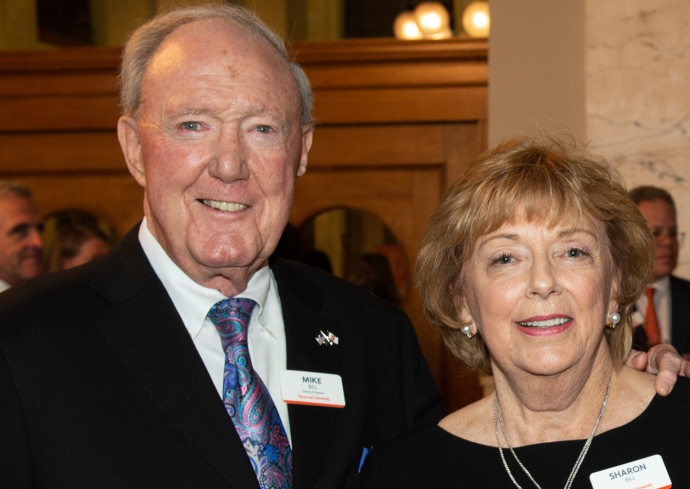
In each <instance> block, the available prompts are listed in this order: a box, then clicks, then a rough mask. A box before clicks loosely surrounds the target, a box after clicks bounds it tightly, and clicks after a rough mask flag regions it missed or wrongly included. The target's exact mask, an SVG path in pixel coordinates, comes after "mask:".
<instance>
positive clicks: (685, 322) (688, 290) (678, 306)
mask: <svg viewBox="0 0 690 489" xmlns="http://www.w3.org/2000/svg"><path fill="white" fill-rule="evenodd" d="M688 297H690V284H688V283H687V282H686V281H684V280H680V279H679V278H677V277H674V276H673V275H671V342H672V343H673V345H674V346H675V347H676V349H677V350H678V351H679V352H680V353H688V351H687V349H688V348H690V339H688V336H690V305H689V304H688V302H687V299H688Z"/></svg>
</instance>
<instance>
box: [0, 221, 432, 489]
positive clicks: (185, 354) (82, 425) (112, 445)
mask: <svg viewBox="0 0 690 489" xmlns="http://www.w3.org/2000/svg"><path fill="white" fill-rule="evenodd" d="M136 233H137V229H134V230H132V231H130V233H129V234H128V235H127V236H126V237H125V238H124V239H123V241H122V242H121V243H120V244H119V245H118V246H117V247H116V249H115V250H114V251H113V252H111V253H110V254H109V255H108V256H106V257H105V258H104V259H103V260H101V261H99V262H96V263H92V264H89V265H86V266H85V267H81V268H79V269H75V270H70V271H67V272H64V273H57V274H52V275H47V276H44V277H41V278H39V279H36V280H34V281H31V282H29V283H27V284H25V285H20V286H16V287H13V288H12V289H10V290H9V291H8V292H6V293H3V294H1V295H0V486H1V487H7V488H28V487H35V488H70V489H79V488H98V489H109V488H112V489H138V488H142V489H143V488H147V489H151V488H166V489H170V488H185V489H191V488H200V489H202V488H203V489H213V488H230V487H232V488H236V489H240V488H242V489H250V488H251V489H256V488H257V487H258V485H257V483H256V478H255V476H254V474H253V472H252V469H251V466H250V464H249V462H248V459H247V456H246V454H245V452H244V449H243V448H242V446H241V444H240V441H239V438H238V437H237V434H236V432H235V429H234V426H233V424H232V421H231V420H230V418H229V416H228V415H227V413H226V411H225V409H224V407H223V404H222V402H221V399H220V398H219V396H218V393H217V391H216V390H215V388H214V386H213V384H212V382H211V380H210V377H209V375H208V373H207V371H206V369H205V367H204V364H203V362H202V361H201V358H200V357H199V355H198V353H197V351H196V348H195V347H194V344H193V343H192V340H191V338H190V337H189V334H188V333H187V330H186V328H185V327H184V325H183V324H182V321H181V319H180V317H179V316H178V314H177V312H176V310H175V308H174V306H173V304H172V302H171V300H170V298H169V297H168V295H167V294H166V292H165V289H164V288H163V286H162V284H161V282H160V280H159V279H158V277H157V276H156V275H155V274H154V272H153V270H152V268H151V266H150V265H149V263H148V261H147V259H146V257H145V255H144V253H143V251H142V249H141V247H140V245H139V242H138V239H137V234H136ZM274 274H275V277H276V280H277V282H278V288H279V292H280V296H281V302H282V305H283V313H284V317H285V328H286V333H287V354H288V368H290V369H296V370H311V371H317V372H329V373H336V374H340V375H341V376H342V379H343V384H344V390H345V401H346V403H347V405H346V407H345V408H343V409H337V408H326V407H312V406H297V405H291V406H290V407H289V412H290V425H291V429H292V437H293V460H294V487H295V488H296V489H300V488H312V487H316V488H335V487H339V486H341V485H342V484H343V483H344V481H345V479H346V474H348V473H349V472H351V471H352V470H353V468H354V469H356V465H357V462H358V459H359V456H360V454H361V451H362V447H364V446H370V445H373V444H374V443H378V442H380V441H382V440H386V439H389V438H392V437H395V436H397V435H398V434H400V433H402V432H404V431H406V430H409V429H411V428H413V427H415V426H418V425H423V424H430V423H434V422H436V421H437V420H438V419H439V418H440V416H442V414H443V409H442V404H441V402H440V398H439V395H438V392H437V390H436V387H435V385H434V383H433V380H432V378H431V376H430V374H429V370H428V368H427V365H426V363H425V361H424V359H423V358H422V356H421V353H420V350H419V347H418V344H417V339H416V337H415V335H414V332H413V329H412V327H411V325H410V323H409V321H408V319H407V318H406V316H405V315H404V314H403V313H402V312H401V311H400V310H399V309H396V308H393V307H391V306H388V305H387V304H385V303H384V302H382V301H379V300H377V299H374V298H373V297H371V296H370V295H369V294H368V293H366V292H363V291H361V290H360V289H358V288H356V287H355V286H351V285H350V284H348V283H346V282H344V281H341V280H338V279H336V278H334V277H332V276H330V275H328V274H326V273H323V272H320V271H318V270H314V269H311V268H309V267H306V266H300V265H298V264H291V263H288V262H280V261H279V262H277V263H276V264H275V265H274ZM320 330H323V331H324V332H325V331H327V330H328V331H331V332H332V333H334V334H336V335H337V336H338V337H339V339H340V343H339V345H337V346H319V345H318V343H317V342H316V340H315V337H316V336H317V335H318V332H319V331H320Z"/></svg>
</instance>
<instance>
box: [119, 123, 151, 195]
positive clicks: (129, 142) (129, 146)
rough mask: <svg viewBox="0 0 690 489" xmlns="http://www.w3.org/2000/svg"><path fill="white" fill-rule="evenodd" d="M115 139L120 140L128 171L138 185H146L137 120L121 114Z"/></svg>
mask: <svg viewBox="0 0 690 489" xmlns="http://www.w3.org/2000/svg"><path fill="white" fill-rule="evenodd" d="M117 139H118V140H119V141H120V147H121V148H122V154H123V155H124V156H125V161H126V162H127V168H128V169H129V173H131V174H132V176H133V177H134V179H135V180H136V181H137V183H138V184H139V185H141V186H142V187H146V173H145V172H144V163H143V162H142V158H141V141H140V139H139V124H138V123H137V121H136V120H134V119H133V118H132V117H129V116H126V115H123V116H121V117H120V119H118V121H117Z"/></svg>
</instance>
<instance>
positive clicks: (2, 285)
mask: <svg viewBox="0 0 690 489" xmlns="http://www.w3.org/2000/svg"><path fill="white" fill-rule="evenodd" d="M10 287H12V286H11V285H10V284H8V283H7V282H5V281H4V280H0V292H4V291H6V290H7V289H9V288H10Z"/></svg>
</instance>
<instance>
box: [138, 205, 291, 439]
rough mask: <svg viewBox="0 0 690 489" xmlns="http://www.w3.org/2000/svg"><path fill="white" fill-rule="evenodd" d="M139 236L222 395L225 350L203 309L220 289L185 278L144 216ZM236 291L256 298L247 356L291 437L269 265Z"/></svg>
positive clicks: (281, 329)
mask: <svg viewBox="0 0 690 489" xmlns="http://www.w3.org/2000/svg"><path fill="white" fill-rule="evenodd" d="M139 242H140V243H141V246H142V248H143V249H144V253H145V254H146V257H147V258H148V260H149V262H150V263H151V266H152V267H153V270H154V271H155V272H156V275H158V278H159V279H160V280H161V282H163V286H164V287H165V290H166V291H167V292H168V295H169V296H170V298H171V299H172V302H173V304H174V305H175V308H176V309H177V312H178V314H179V315H180V317H181V318H182V322H183V323H184V325H185V327H186V328H187V330H188V331H189V335H190V336H191V337H192V340H193V341H194V346H196V349H197V350H198V351H199V355H200V356H201V359H202V360H203V362H204V365H206V369H207V370H208V373H209V375H210V376H211V380H213V384H214V385H215V387H216V390H217V391H218V395H220V396H221V398H222V396H223V373H224V368H225V352H224V351H223V347H222V344H221V340H220V336H219V335H218V331H217V330H216V327H215V326H214V325H213V323H212V322H211V320H210V319H208V318H207V315H208V311H209V310H210V309H211V307H213V305H214V304H215V303H216V302H218V301H221V300H223V299H226V297H225V296H224V295H223V294H222V293H221V292H220V291H218V290H215V289H209V288H207V287H203V286H201V285H199V284H197V283H196V282H194V281H193V280H192V279H191V278H189V276H187V274H185V273H184V272H183V271H182V270H181V269H180V268H179V267H178V266H177V265H176V264H175V263H174V262H173V261H172V260H171V259H170V257H169V256H168V255H167V253H166V252H165V250H163V247H162V246H161V245H160V243H158V241H157V240H156V238H155V237H154V236H153V234H151V231H150V230H149V229H148V225H147V222H146V218H144V220H143V222H142V224H141V227H140V228H139ZM237 297H245V298H249V299H252V300H254V301H256V304H257V305H256V306H255V307H254V310H253V311H252V316H251V319H250V321H249V330H248V338H247V342H248V345H249V356H250V358H251V360H252V365H253V366H254V370H255V371H256V372H257V373H258V375H259V377H261V380H263V382H264V384H265V385H266V387H267V388H268V391H269V392H270V394H271V397H272V398H273V402H274V403H275V405H276V407H277V408H278V413H279V414H280V419H281V421H282V422H283V426H284V427H285V431H286V433H287V436H288V439H289V440H290V443H292V437H291V433H290V422H289V418H288V409H287V404H286V403H285V402H284V401H283V399H282V395H281V392H280V378H279V375H280V371H281V370H285V368H286V367H287V354H286V343H285V325H284V322H283V312H282V309H281V304H280V296H279V295H278V286H277V284H276V282H275V278H274V277H273V273H272V272H271V270H270V268H269V267H268V265H266V266H264V267H262V268H261V269H259V270H258V271H257V272H256V273H255V274H254V276H253V277H252V278H251V279H250V280H249V283H248V284H247V288H246V289H245V290H244V292H242V293H241V294H238V295H237Z"/></svg>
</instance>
